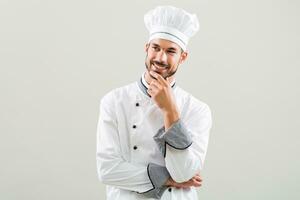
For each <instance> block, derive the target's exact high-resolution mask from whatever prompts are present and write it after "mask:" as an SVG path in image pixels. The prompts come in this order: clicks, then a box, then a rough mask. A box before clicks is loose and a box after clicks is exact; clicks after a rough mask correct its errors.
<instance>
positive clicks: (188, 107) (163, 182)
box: [96, 6, 211, 200]
mask: <svg viewBox="0 0 300 200" xmlns="http://www.w3.org/2000/svg"><path fill="white" fill-rule="evenodd" d="M144 21H145V24H146V27H147V29H148V30H149V31H150V37H149V41H148V43H147V44H146V46H145V51H146V55H147V56H146V60H145V65H146V71H145V73H144V74H143V75H142V77H141V79H140V80H138V81H137V82H134V83H131V84H129V85H126V86H123V87H121V88H117V89H114V90H112V91H111V92H109V93H108V94H106V95H105V96H104V97H103V98H102V100H101V103H100V116H99V122H98V129H97V154H96V157H97V172H98V176H99V179H100V181H101V182H102V183H104V184H106V185H107V190H106V191H107V199H108V200H115V199H117V200H119V199H124V200H128V199H133V200H137V199H164V200H169V199H172V200H181V199H195V200H196V199H198V197H197V192H196V189H195V187H200V186H201V182H202V179H201V177H200V170H201V169H202V167H203V162H204V158H205V155H206V150H207V145H208V138H209V130H210V128H211V112H210V109H209V107H208V106H207V105H206V104H205V103H203V102H201V101H199V100H197V99H196V98H194V97H193V96H192V95H190V94H189V93H187V92H186V91H184V90H183V89H181V88H180V87H179V86H177V85H175V73H176V71H177V69H178V67H179V65H180V64H181V63H183V62H184V61H185V60H186V58H187V55H188V53H187V49H186V47H187V42H188V39H189V38H190V37H191V36H192V35H194V34H195V32H197V30H198V27H199V25H198V19H197V17H196V16H195V15H192V14H189V13H187V12H186V11H184V10H182V9H179V8H175V7H171V6H159V7H157V8H155V9H154V10H151V11H149V12H148V13H147V14H146V15H145V17H144Z"/></svg>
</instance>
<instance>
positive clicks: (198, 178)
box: [194, 176, 202, 182]
mask: <svg viewBox="0 0 300 200" xmlns="http://www.w3.org/2000/svg"><path fill="white" fill-rule="evenodd" d="M194 179H195V180H197V181H200V182H201V181H202V179H201V177H200V176H194Z"/></svg>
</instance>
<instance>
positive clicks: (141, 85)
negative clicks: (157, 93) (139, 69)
mask: <svg viewBox="0 0 300 200" xmlns="http://www.w3.org/2000/svg"><path fill="white" fill-rule="evenodd" d="M145 74H146V72H144V73H143V74H142V76H141V78H140V80H139V81H138V82H137V83H138V86H139V88H140V89H141V90H142V92H143V93H144V94H145V95H147V96H148V97H151V96H150V95H149V94H148V92H147V90H148V88H149V84H148V83H147V81H146V79H145ZM170 86H171V87H172V88H173V89H174V88H175V87H176V82H175V80H174V81H172V83H170Z"/></svg>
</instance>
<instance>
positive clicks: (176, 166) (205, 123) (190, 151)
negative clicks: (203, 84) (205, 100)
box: [154, 105, 212, 183]
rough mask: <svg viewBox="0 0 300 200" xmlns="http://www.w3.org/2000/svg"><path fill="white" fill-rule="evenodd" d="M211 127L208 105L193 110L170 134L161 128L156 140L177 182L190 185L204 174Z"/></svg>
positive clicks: (170, 130)
mask: <svg viewBox="0 0 300 200" xmlns="http://www.w3.org/2000/svg"><path fill="white" fill-rule="evenodd" d="M211 124H212V122H211V112H210V109H209V107H208V106H207V105H205V107H204V108H201V109H194V110H192V111H191V112H190V113H189V114H188V117H186V118H185V119H179V120H178V121H177V122H175V123H174V124H172V126H171V127H169V128H168V129H167V130H165V129H164V127H163V128H161V129H160V130H158V132H157V134H156V135H155V136H154V140H155V141H156V143H157V145H158V147H159V149H160V151H161V152H162V154H163V155H164V157H165V163H166V167H167V170H168V171H169V173H170V175H171V177H172V178H173V179H174V181H176V182H178V183H181V182H185V181H188V180H189V179H191V178H192V177H193V176H194V175H195V174H196V173H197V172H200V170H202V168H203V163H204V159H205V155H206V151H207V145H208V139H209V131H210V128H211Z"/></svg>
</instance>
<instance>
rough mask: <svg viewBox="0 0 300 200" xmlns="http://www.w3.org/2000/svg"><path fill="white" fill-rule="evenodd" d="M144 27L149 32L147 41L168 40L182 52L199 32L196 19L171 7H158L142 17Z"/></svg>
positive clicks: (193, 15) (181, 10)
mask: <svg viewBox="0 0 300 200" xmlns="http://www.w3.org/2000/svg"><path fill="white" fill-rule="evenodd" d="M144 22H145V26H146V28H147V29H148V31H149V34H150V36H149V41H151V40H152V39H154V38H162V39H166V40H170V41H172V42H175V43H176V44H178V45H179V46H180V47H181V48H182V49H183V50H184V51H186V47H187V44H188V41H189V38H190V37H192V36H193V35H194V34H195V33H196V32H197V31H198V30H199V22H198V18H197V16H196V15H195V14H190V13H188V12H186V11H185V10H183V9H180V8H176V7H173V6H158V7H156V8H155V9H153V10H150V11H149V12H147V13H146V14H145V16H144Z"/></svg>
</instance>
